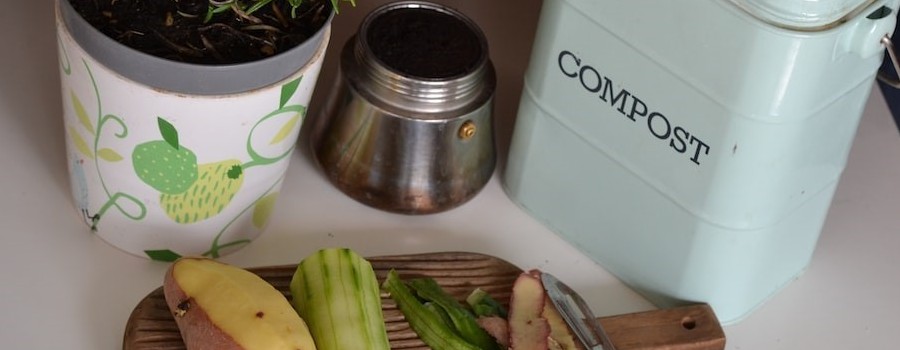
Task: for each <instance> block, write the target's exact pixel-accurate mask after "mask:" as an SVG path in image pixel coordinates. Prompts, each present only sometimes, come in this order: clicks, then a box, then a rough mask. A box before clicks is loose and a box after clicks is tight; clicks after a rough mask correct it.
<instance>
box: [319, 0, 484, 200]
mask: <svg viewBox="0 0 900 350" xmlns="http://www.w3.org/2000/svg"><path fill="white" fill-rule="evenodd" d="M417 25H421V26H422V27H417ZM423 28H426V29H423ZM435 28H437V29H435ZM444 28H450V29H449V31H448V32H447V33H436V32H433V31H431V30H443V29H444ZM390 31H394V33H388V32H390ZM413 32H416V33H413ZM397 33H399V34H397ZM403 33H412V34H416V35H410V36H409V37H404V36H403ZM422 33H424V34H422ZM418 34H422V35H418ZM444 34H446V35H444ZM445 38H450V39H448V40H449V41H450V44H449V45H451V46H448V47H457V46H452V45H457V44H458V45H460V46H458V47H462V48H465V49H466V50H456V51H466V52H467V53H466V54H464V55H459V56H456V54H455V53H456V51H454V50H449V51H441V50H443V48H444V46H443V45H444V44H445V43H433V42H431V41H430V40H442V39H445ZM416 40H420V41H421V42H422V43H423V44H422V45H417V44H416ZM395 44H396V47H392V46H390V45H395ZM385 45H388V46H385ZM435 45H437V46H435ZM423 48H424V49H423ZM392 49H396V50H397V51H396V52H400V53H402V54H398V55H397V57H400V58H399V61H396V60H393V59H394V58H392V57H388V56H387V55H385V50H388V51H390V50H392ZM429 49H435V52H438V54H437V55H433V54H431V52H427V51H428V50H429ZM407 50H412V51H415V52H416V53H417V54H418V55H409V52H408V51H407ZM444 53H448V54H449V55H448V56H449V58H448V57H445V56H443V55H442V54H444ZM410 56H412V57H413V58H416V57H418V58H423V57H424V58H423V60H424V61H423V62H411V64H409V65H404V63H407V61H406V58H409V57H410ZM419 56H421V57H419ZM457 58H460V59H457ZM429 60H431V61H429ZM432 65H433V66H432ZM432 68H434V69H433V70H430V69H432ZM340 70H341V72H340V74H339V77H340V78H339V79H340V81H339V84H336V90H335V91H333V92H332V93H331V95H330V97H329V104H328V107H327V108H326V109H325V111H324V113H325V114H324V115H322V116H321V117H320V118H318V119H317V121H316V124H315V125H314V126H313V128H314V129H313V134H312V138H311V141H312V145H311V148H312V150H313V154H314V156H315V158H316V161H317V162H318V163H319V166H320V167H321V168H322V169H323V171H324V172H325V175H326V176H327V177H328V179H329V180H330V181H331V182H332V184H334V185H335V186H336V187H337V188H338V189H340V190H341V191H342V192H344V193H345V194H346V195H348V196H349V197H351V198H353V199H355V200H357V201H359V202H361V203H363V204H366V205H369V206H371V207H375V208H378V209H382V210H386V211H390V212H395V213H402V214H429V213H435V212H440V211H445V210H448V209H451V208H454V207H456V206H459V205H461V204H462V203H465V202H467V201H468V200H469V199H471V198H472V197H474V196H475V195H476V194H477V193H478V192H479V191H480V190H481V189H482V188H483V187H484V185H485V184H486V183H487V181H488V180H489V179H490V177H491V175H492V174H493V170H494V166H495V164H496V155H495V147H494V138H493V125H492V123H493V121H492V118H491V114H492V112H493V95H494V89H495V84H496V76H495V72H494V68H493V65H492V64H491V61H490V59H489V55H488V47H487V41H486V39H485V37H484V34H483V33H482V32H481V30H480V29H479V28H478V26H477V25H475V23H474V22H472V21H471V20H470V19H468V18H467V17H466V16H464V15H463V14H461V13H459V12H457V11H456V10H453V9H450V8H447V7H444V6H441V5H437V4H433V3H429V2H425V1H401V2H395V3H390V4H388V5H384V6H382V7H380V8H378V9H376V10H374V11H373V12H372V13H370V14H369V15H368V16H367V17H366V19H364V20H363V22H362V24H361V25H360V29H359V31H358V32H357V33H356V35H355V36H354V37H352V38H351V39H350V40H349V41H348V42H347V43H346V44H345V45H344V47H343V51H342V52H341V64H340Z"/></svg>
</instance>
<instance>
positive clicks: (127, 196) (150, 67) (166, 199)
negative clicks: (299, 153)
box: [56, 0, 352, 260]
mask: <svg viewBox="0 0 900 350" xmlns="http://www.w3.org/2000/svg"><path fill="white" fill-rule="evenodd" d="M338 1H339V0H250V1H247V0H244V1H240V0H154V1H146V0H57V6H56V18H57V29H58V30H57V33H58V39H59V59H60V71H61V73H60V74H61V88H62V96H63V110H64V127H65V129H66V144H67V153H68V159H69V174H70V180H71V188H72V192H73V198H74V202H75V205H76V207H77V208H78V211H79V215H80V217H81V219H82V220H83V221H84V222H85V224H86V226H87V227H89V228H90V230H91V231H93V232H96V234H97V235H98V236H100V237H101V238H102V239H103V240H105V241H107V242H108V243H110V244H112V245H114V246H116V247H118V248H121V249H123V250H125V251H127V252H129V253H132V254H136V255H140V256H144V257H148V258H151V259H156V260H172V259H175V258H177V257H179V256H182V255H205V256H210V257H219V256H221V255H222V254H224V253H227V252H229V251H232V250H234V249H236V248H239V247H241V246H243V245H245V244H247V243H249V242H250V241H251V240H253V239H254V238H256V237H257V236H258V235H259V234H260V233H261V232H262V230H263V229H264V227H265V226H266V222H267V220H268V217H269V214H271V212H272V208H273V206H274V204H275V202H276V198H277V196H278V192H279V190H280V187H281V182H282V179H283V177H284V176H285V172H286V170H287V167H288V161H289V158H290V155H291V153H292V152H293V149H294V144H295V142H296V139H297V136H298V134H299V129H300V126H301V124H302V121H303V118H304V116H305V113H306V109H307V104H308V103H309V101H310V97H311V95H312V92H313V87H314V86H315V82H316V79H317V76H318V73H319V70H320V68H321V65H322V59H323V57H324V52H325V48H326V47H327V45H328V40H329V37H330V23H331V18H332V17H333V14H334V13H335V12H336V9H337V6H338ZM345 1H347V0H345ZM351 2H352V1H351Z"/></svg>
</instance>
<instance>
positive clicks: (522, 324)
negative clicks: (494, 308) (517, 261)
mask: <svg viewBox="0 0 900 350" xmlns="http://www.w3.org/2000/svg"><path fill="white" fill-rule="evenodd" d="M543 290H544V285H543V284H542V283H541V280H540V279H539V278H536V277H535V276H534V275H532V274H529V273H522V274H521V275H519V277H518V278H517V279H516V281H515V282H514V283H513V292H512V295H511V296H510V303H509V304H510V307H509V336H510V337H509V338H510V339H509V343H510V348H511V349H513V350H547V348H548V346H549V344H548V340H547V338H548V337H549V336H550V324H549V323H548V322H547V319H545V318H543V317H542V313H543V311H544V300H545V294H544V292H543Z"/></svg>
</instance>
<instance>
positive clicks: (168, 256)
mask: <svg viewBox="0 0 900 350" xmlns="http://www.w3.org/2000/svg"><path fill="white" fill-rule="evenodd" d="M144 254H147V257H149V258H150V259H151V260H155V261H167V262H172V261H175V260H178V258H180V257H181V255H180V254H178V253H176V252H173V251H171V250H168V249H160V250H145V251H144Z"/></svg>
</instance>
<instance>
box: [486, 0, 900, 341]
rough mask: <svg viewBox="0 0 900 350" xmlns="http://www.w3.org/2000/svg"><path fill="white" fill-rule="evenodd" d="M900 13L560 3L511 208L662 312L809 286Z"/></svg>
mask: <svg viewBox="0 0 900 350" xmlns="http://www.w3.org/2000/svg"><path fill="white" fill-rule="evenodd" d="M897 2H898V1H897V0H890V1H887V0H881V1H865V0H829V1H826V0H819V1H815V0H804V1H788V0H732V1H724V0H694V1H655V0H628V1H625V0H548V1H544V5H543V9H542V12H541V18H540V23H539V26H538V33H537V36H536V39H535V43H534V48H533V53H532V56H531V61H530V63H529V68H528V70H527V73H526V76H525V86H524V89H523V92H522V97H521V103H520V107H519V114H518V117H517V121H516V126H515V131H514V134H513V140H512V145H511V149H510V155H509V162H508V164H507V167H506V170H505V173H504V181H503V182H504V187H505V189H506V192H507V194H508V195H509V196H510V197H511V198H512V199H513V200H514V201H516V202H517V203H518V204H519V205H520V206H521V207H523V208H524V209H525V210H526V211H528V212H529V213H530V214H532V215H533V216H534V217H536V218H537V219H539V220H541V221H542V222H543V223H544V224H546V225H547V226H548V227H549V228H550V229H552V230H554V231H555V232H557V233H558V234H560V235H561V236H562V237H563V238H565V239H566V240H568V241H569V242H571V243H572V244H573V245H574V246H576V247H578V248H579V249H582V250H583V251H584V253H586V254H587V255H588V256H590V257H591V258H593V259H594V260H596V261H597V262H598V263H600V264H601V265H602V266H604V267H605V268H606V269H608V270H609V271H610V272H612V273H614V274H615V275H616V276H618V277H619V278H620V279H621V280H622V281H624V282H625V283H627V284H628V285H630V286H632V287H633V288H635V289H636V290H637V291H639V292H641V293H642V294H644V295H645V296H646V297H647V298H648V299H650V300H651V301H653V302H654V303H656V304H658V305H659V306H661V307H666V306H672V305H675V304H680V303H684V302H707V303H709V304H710V305H712V307H713V309H714V310H715V312H716V314H717V316H718V317H719V319H720V320H721V321H722V322H723V323H726V324H727V323H733V322H736V321H738V320H740V319H741V318H742V317H744V316H746V315H747V314H748V313H750V312H751V311H752V310H753V309H754V308H756V307H758V306H760V305H761V304H762V303H763V302H764V301H765V300H767V299H768V298H769V297H770V296H771V295H773V294H774V293H775V292H776V291H778V290H779V289H780V288H782V287H784V286H785V285H786V284H788V283H789V282H790V281H791V280H793V279H794V278H796V277H797V276H798V275H799V274H801V273H802V272H803V270H804V269H805V267H806V266H807V264H808V263H809V261H810V257H811V255H812V253H813V250H814V248H815V245H816V241H817V239H818V236H819V232H820V231H821V228H822V224H823V222H824V220H825V216H826V213H827V211H828V207H829V205H830V203H831V199H832V195H833V194H834V191H835V188H836V186H837V183H838V180H839V178H840V175H841V172H842V171H843V169H844V167H845V164H846V160H847V155H848V153H849V150H850V146H851V143H852V141H853V138H854V135H855V133H856V128H857V125H858V124H859V119H860V116H861V114H862V110H863V107H864V105H865V102H866V100H867V98H868V95H869V93H870V90H871V87H872V83H873V77H874V75H875V74H876V70H877V68H878V66H879V65H880V63H881V59H882V54H883V46H882V44H881V39H882V38H883V37H884V36H886V35H888V34H889V33H891V32H892V31H893V28H894V25H895V18H896V10H897V5H898V4H897Z"/></svg>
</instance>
